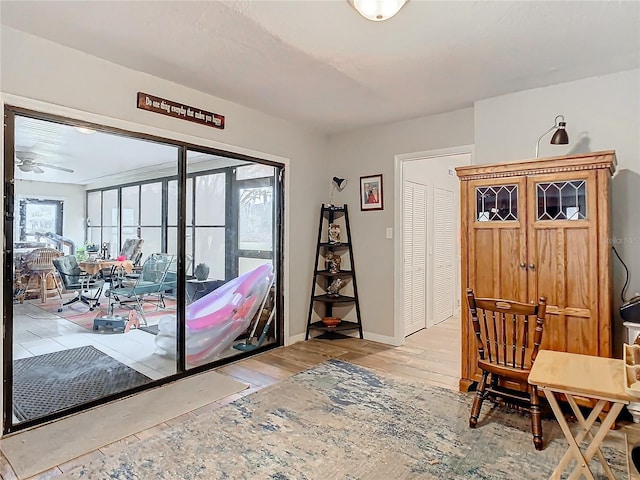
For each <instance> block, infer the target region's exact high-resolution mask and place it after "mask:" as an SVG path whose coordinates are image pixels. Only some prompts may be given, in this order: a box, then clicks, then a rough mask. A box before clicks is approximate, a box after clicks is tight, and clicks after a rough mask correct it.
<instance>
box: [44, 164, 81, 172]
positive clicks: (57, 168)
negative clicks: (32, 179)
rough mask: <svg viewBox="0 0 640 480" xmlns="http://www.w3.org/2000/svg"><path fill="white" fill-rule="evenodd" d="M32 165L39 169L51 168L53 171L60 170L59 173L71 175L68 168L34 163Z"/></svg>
mask: <svg viewBox="0 0 640 480" xmlns="http://www.w3.org/2000/svg"><path fill="white" fill-rule="evenodd" d="M34 165H37V166H39V167H45V168H52V169H54V170H60V171H61V172H67V173H73V170H71V169H70V168H65V167H59V166H57V165H51V164H50V163H34Z"/></svg>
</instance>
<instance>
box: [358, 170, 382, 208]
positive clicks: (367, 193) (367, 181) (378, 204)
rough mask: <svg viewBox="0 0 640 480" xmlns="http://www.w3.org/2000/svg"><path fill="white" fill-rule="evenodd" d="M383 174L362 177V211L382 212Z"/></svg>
mask: <svg viewBox="0 0 640 480" xmlns="http://www.w3.org/2000/svg"><path fill="white" fill-rule="evenodd" d="M383 208H384V206H383V203H382V174H379V175H369V176H366V177H360V210H382V209H383Z"/></svg>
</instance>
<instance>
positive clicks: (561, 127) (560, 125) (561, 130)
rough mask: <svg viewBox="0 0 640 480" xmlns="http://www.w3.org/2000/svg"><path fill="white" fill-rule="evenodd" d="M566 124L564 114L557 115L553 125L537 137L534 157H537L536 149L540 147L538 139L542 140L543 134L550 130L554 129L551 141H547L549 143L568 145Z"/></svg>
mask: <svg viewBox="0 0 640 480" xmlns="http://www.w3.org/2000/svg"><path fill="white" fill-rule="evenodd" d="M566 126H567V123H566V122H565V121H564V116H563V115H558V116H557V117H556V119H555V121H554V125H553V127H551V128H550V129H549V130H547V131H546V132H544V133H543V134H542V135H540V137H539V138H538V141H537V142H536V158H538V150H539V149H540V140H542V138H543V137H544V136H545V135H547V134H548V133H550V132H552V131H553V130H554V129H555V130H556V131H555V133H554V134H553V136H552V137H551V141H550V142H549V143H550V144H551V145H568V144H569V135H568V134H567V130H566Z"/></svg>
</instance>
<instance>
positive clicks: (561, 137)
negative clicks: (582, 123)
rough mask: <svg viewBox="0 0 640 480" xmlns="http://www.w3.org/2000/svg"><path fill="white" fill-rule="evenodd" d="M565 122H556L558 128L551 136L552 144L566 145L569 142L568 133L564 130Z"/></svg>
mask: <svg viewBox="0 0 640 480" xmlns="http://www.w3.org/2000/svg"><path fill="white" fill-rule="evenodd" d="M566 126H567V124H566V122H558V129H557V130H556V131H555V133H554V134H553V137H551V142H550V143H551V144H552V145H568V144H569V135H568V134H567V130H566Z"/></svg>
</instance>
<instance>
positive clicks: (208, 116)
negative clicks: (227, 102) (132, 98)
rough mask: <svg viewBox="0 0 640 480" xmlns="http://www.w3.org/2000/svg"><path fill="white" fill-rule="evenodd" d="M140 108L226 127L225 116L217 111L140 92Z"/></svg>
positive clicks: (215, 126) (209, 125)
mask: <svg viewBox="0 0 640 480" xmlns="http://www.w3.org/2000/svg"><path fill="white" fill-rule="evenodd" d="M138 108H141V109H143V110H149V111H150V112H155V113H160V114H162V115H168V116H169V117H174V118H179V119H181V120H188V121H190V122H195V123H199V124H201V125H207V126H208V127H214V128H219V129H224V116H222V115H218V114H217V113H212V112H207V111H206V110H202V109H200V108H194V107H190V106H189V105H184V104H182V103H178V102H172V101H171V100H167V99H165V98H160V97H156V96H154V95H149V94H148V93H143V92H138Z"/></svg>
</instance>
